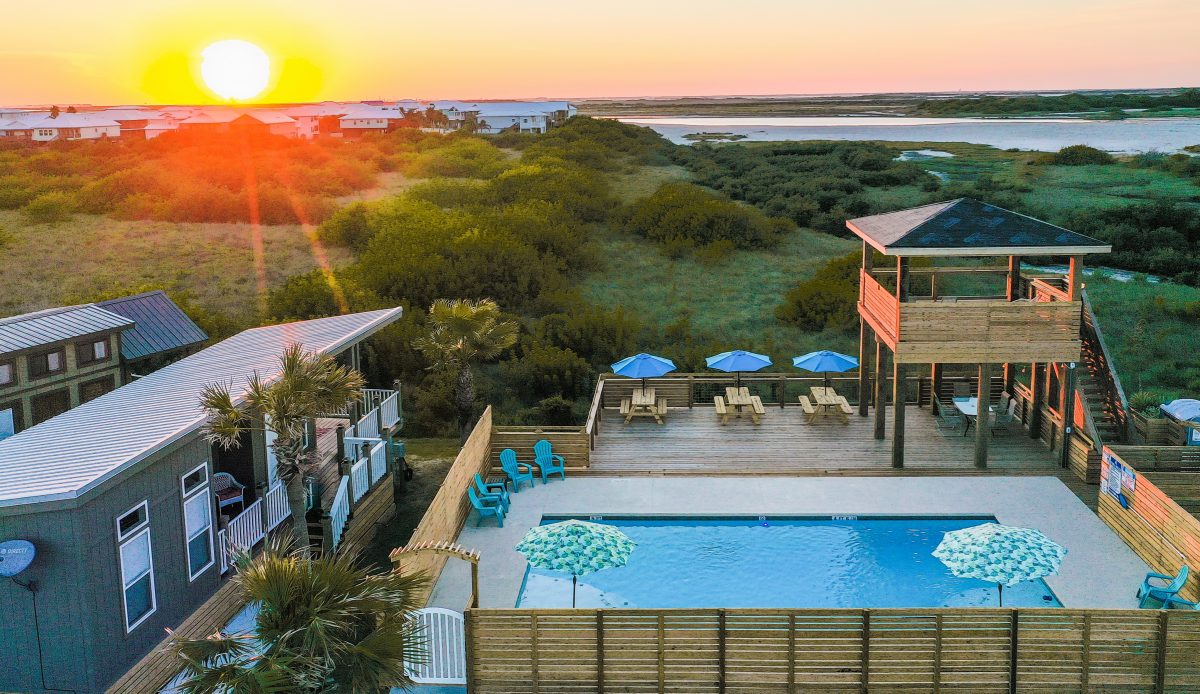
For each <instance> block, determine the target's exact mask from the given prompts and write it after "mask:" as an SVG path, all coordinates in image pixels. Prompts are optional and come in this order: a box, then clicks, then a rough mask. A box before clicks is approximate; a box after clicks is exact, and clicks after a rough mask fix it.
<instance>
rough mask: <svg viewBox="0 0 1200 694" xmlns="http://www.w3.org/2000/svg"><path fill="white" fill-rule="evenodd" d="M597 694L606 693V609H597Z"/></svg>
mask: <svg viewBox="0 0 1200 694" xmlns="http://www.w3.org/2000/svg"><path fill="white" fill-rule="evenodd" d="M596 694H604V610H596Z"/></svg>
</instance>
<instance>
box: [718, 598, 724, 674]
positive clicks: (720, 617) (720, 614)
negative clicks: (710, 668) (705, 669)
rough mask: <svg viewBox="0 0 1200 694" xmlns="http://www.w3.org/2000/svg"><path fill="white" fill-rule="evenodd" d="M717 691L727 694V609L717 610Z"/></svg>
mask: <svg viewBox="0 0 1200 694" xmlns="http://www.w3.org/2000/svg"><path fill="white" fill-rule="evenodd" d="M717 622H718V623H717V691H718V692H720V693H721V694H725V610H717Z"/></svg>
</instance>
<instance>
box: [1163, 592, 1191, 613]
mask: <svg viewBox="0 0 1200 694" xmlns="http://www.w3.org/2000/svg"><path fill="white" fill-rule="evenodd" d="M1162 606H1163V609H1164V610H1170V609H1177V610H1200V604H1196V603H1194V602H1192V601H1191V600H1184V599H1183V598H1181V597H1179V596H1178V595H1172V596H1170V597H1168V598H1167V599H1166V600H1163V605H1162Z"/></svg>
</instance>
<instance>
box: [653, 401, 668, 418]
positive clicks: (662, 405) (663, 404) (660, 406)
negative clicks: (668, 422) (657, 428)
mask: <svg viewBox="0 0 1200 694" xmlns="http://www.w3.org/2000/svg"><path fill="white" fill-rule="evenodd" d="M666 413H667V399H666V398H656V399H655V400H654V414H656V415H658V416H659V417H661V416H663V415H665V414H666ZM661 423H662V422H659V424H661Z"/></svg>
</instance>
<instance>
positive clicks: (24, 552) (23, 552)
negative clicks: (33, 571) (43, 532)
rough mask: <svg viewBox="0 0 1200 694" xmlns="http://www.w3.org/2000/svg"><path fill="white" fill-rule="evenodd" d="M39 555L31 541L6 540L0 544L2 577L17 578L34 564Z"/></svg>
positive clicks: (0, 573)
mask: <svg viewBox="0 0 1200 694" xmlns="http://www.w3.org/2000/svg"><path fill="white" fill-rule="evenodd" d="M35 554H37V550H36V549H35V548H34V546H33V543H32V542H30V541H29V540H5V541H4V542H0V576H16V575H17V574H19V573H21V572H22V571H24V570H25V569H27V568H29V565H30V564H32V563H33V557H34V555H35Z"/></svg>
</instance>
